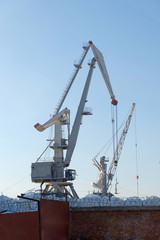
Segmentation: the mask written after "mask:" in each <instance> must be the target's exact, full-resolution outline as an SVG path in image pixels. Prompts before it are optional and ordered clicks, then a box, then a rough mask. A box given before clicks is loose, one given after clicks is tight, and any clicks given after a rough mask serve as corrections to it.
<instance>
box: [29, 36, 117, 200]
mask: <svg viewBox="0 0 160 240" xmlns="http://www.w3.org/2000/svg"><path fill="white" fill-rule="evenodd" d="M89 48H91V49H92V52H93V54H94V57H93V59H92V61H91V62H90V63H89V67H90V69H89V72H88V76H87V79H86V83H85V86H84V89H83V93H82V96H81V99H80V103H79V107H78V110H77V114H76V117H75V120H74V124H73V127H72V131H71V133H70V111H69V110H68V109H67V108H65V109H64V110H62V111H61V112H59V111H60V108H61V106H62V105H63V103H64V101H65V98H66V96H67V94H68V92H69V90H70V88H71V86H72V84H73V81H74V80H75V77H76V75H77V73H78V71H79V69H81V66H82V63H83V61H84V59H85V57H86V55H87V52H88V50H89ZM83 49H84V52H83V54H82V57H81V59H80V62H79V63H78V64H75V68H76V70H75V72H74V74H73V76H72V78H71V80H70V82H69V84H68V85H67V87H66V89H65V91H64V94H63V95H62V97H61V99H60V101H59V103H58V105H57V107H56V110H55V115H54V116H53V117H52V118H51V119H50V120H48V121H47V122H46V123H44V124H42V125H41V124H39V123H38V124H36V125H35V128H36V129H37V130H38V131H43V130H45V129H46V128H48V127H50V126H52V125H55V134H54V139H53V140H52V141H51V143H52V142H53V141H54V144H53V145H51V143H50V144H49V145H48V146H49V147H50V148H52V149H53V150H54V157H53V160H52V161H50V162H44V161H43V162H41V161H40V158H39V159H38V161H37V162H35V163H32V170H31V177H32V181H33V182H39V183H41V184H43V183H46V187H45V191H47V192H48V191H52V192H54V193H56V194H64V193H65V192H67V193H68V194H69V195H70V196H71V197H74V198H78V195H77V193H76V191H75V190H74V188H73V183H72V182H70V181H72V180H74V179H75V175H76V172H75V170H73V169H67V167H69V165H70V162H71V158H72V154H73V151H74V148H75V146H76V142H77V138H78V133H79V129H80V125H81V122H82V117H83V115H89V114H90V113H89V112H86V111H85V103H86V102H87V95H88V90H89V86H90V82H91V78H92V74H93V70H94V68H95V63H96V62H97V63H98V66H99V68H100V71H101V73H102V76H103V78H104V81H105V83H106V86H107V88H108V91H109V94H110V97H111V99H112V101H111V103H112V104H113V105H114V106H116V105H117V103H118V102H117V100H116V99H115V96H114V94H113V90H112V87H111V83H110V80H109V76H108V73H107V69H106V66H105V62H104V59H103V55H102V53H101V52H100V51H99V50H98V49H97V48H96V47H95V45H94V44H93V43H92V41H89V42H88V45H87V46H83ZM63 125H67V127H68V138H67V139H63V136H62V135H63V134H62V126H63ZM47 148H48V147H47ZM64 150H66V155H65V158H64V154H63V152H64ZM41 156H42V155H41ZM67 187H70V190H71V192H69V191H68V189H67Z"/></svg>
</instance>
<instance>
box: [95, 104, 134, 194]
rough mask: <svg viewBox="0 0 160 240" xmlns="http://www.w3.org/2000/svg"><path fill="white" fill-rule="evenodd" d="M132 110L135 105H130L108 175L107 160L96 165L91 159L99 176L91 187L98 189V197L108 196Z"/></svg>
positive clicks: (102, 160) (96, 162)
mask: <svg viewBox="0 0 160 240" xmlns="http://www.w3.org/2000/svg"><path fill="white" fill-rule="evenodd" d="M134 108H135V103H133V104H132V107H131V110H130V113H129V115H128V118H127V120H126V123H125V126H124V129H123V131H122V134H121V136H120V139H119V142H118V144H117V147H116V150H115V152H114V156H113V159H112V162H111V164H110V167H109V169H108V173H107V164H106V163H107V162H108V160H106V159H105V157H104V156H103V157H101V159H100V163H98V161H97V160H96V159H95V158H94V159H93V165H95V166H96V167H97V168H98V170H99V172H100V175H99V179H98V181H97V182H96V183H93V184H92V186H93V187H94V188H97V189H99V190H100V195H102V196H104V195H107V194H108V189H109V187H110V185H111V183H112V180H113V177H114V175H115V172H116V169H117V165H118V161H119V158H120V155H121V152H122V148H123V145H124V141H125V138H126V135H127V132H128V129H129V125H130V122H131V118H132V115H133V111H134ZM117 184H118V183H117ZM116 187H117V185H116Z"/></svg>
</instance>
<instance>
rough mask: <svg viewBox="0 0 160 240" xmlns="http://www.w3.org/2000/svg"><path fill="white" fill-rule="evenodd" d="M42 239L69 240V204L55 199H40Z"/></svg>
mask: <svg viewBox="0 0 160 240" xmlns="http://www.w3.org/2000/svg"><path fill="white" fill-rule="evenodd" d="M40 226H41V240H67V239H68V234H69V204H68V202H61V201H55V200H46V199H41V200H40Z"/></svg>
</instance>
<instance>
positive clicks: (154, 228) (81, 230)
mask: <svg viewBox="0 0 160 240" xmlns="http://www.w3.org/2000/svg"><path fill="white" fill-rule="evenodd" d="M76 239H81V240H82V239H83V240H84V239H86V240H87V239H88V240H89V239H90V240H91V239H92V240H136V239H137V240H160V209H142V208H136V209H129V208H128V209H127V208H123V209H122V208H121V209H116V210H115V209H106V208H101V209H100V208H99V209H89V208H88V209H83V210H78V209H72V210H71V212H70V240H76Z"/></svg>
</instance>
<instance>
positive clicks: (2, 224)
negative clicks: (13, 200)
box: [0, 212, 39, 240]
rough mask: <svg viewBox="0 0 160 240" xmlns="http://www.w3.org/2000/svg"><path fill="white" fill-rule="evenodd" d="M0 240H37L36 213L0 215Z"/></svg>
mask: <svg viewBox="0 0 160 240" xmlns="http://www.w3.org/2000/svg"><path fill="white" fill-rule="evenodd" d="M0 240H39V215H38V212H23V213H8V214H0Z"/></svg>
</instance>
